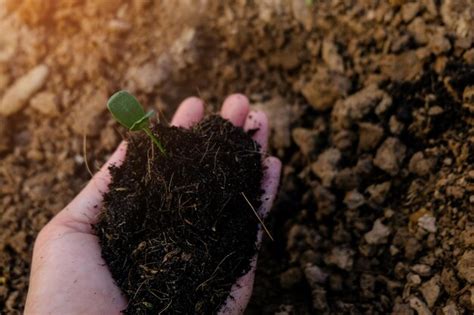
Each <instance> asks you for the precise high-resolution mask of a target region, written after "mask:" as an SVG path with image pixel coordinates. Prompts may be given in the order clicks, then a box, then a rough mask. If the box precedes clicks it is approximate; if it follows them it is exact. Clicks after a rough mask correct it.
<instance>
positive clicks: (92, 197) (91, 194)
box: [53, 141, 127, 231]
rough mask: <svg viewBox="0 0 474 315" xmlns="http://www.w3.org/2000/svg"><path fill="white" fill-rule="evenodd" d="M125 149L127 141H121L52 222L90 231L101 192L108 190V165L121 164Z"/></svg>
mask: <svg viewBox="0 0 474 315" xmlns="http://www.w3.org/2000/svg"><path fill="white" fill-rule="evenodd" d="M126 151H127V143H126V142H125V141H122V142H121V143H120V145H119V146H118V147H117V149H116V150H115V152H114V153H113V154H112V155H111V156H110V158H109V160H108V161H107V162H106V163H105V164H104V165H103V166H102V167H101V169H100V170H99V171H98V172H97V173H96V174H95V175H94V176H93V177H92V179H91V180H90V181H89V183H88V184H87V185H86V187H84V189H83V190H82V191H81V192H80V193H79V194H78V195H77V196H76V198H74V199H73V200H72V201H71V202H70V203H69V204H68V205H67V206H66V207H65V208H64V209H63V210H62V211H61V212H59V213H58V215H57V216H56V217H55V218H54V219H53V221H55V222H54V223H56V224H58V223H59V224H67V225H69V226H81V230H84V229H88V230H89V231H90V229H91V227H90V226H91V224H94V223H96V222H97V217H98V214H99V212H100V209H101V206H102V199H103V194H104V193H106V192H107V191H108V187H109V184H110V181H111V176H110V172H109V167H110V166H112V165H116V166H119V165H120V164H122V162H123V160H124V159H125V153H126Z"/></svg>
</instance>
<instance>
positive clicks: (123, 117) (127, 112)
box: [107, 91, 150, 130]
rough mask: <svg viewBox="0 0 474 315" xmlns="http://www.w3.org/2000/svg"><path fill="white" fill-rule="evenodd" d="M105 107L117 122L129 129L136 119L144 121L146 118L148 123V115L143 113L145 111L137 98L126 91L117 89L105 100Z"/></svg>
mask: <svg viewBox="0 0 474 315" xmlns="http://www.w3.org/2000/svg"><path fill="white" fill-rule="evenodd" d="M107 108H108V109H109V111H110V112H111V113H112V115H113V116H114V118H115V119H116V120H117V121H118V122H119V123H121V124H122V125H123V126H125V127H126V128H127V129H130V130H133V129H132V127H134V125H135V124H136V123H137V122H138V121H140V122H144V121H145V120H146V122H147V123H148V118H149V117H150V116H148V115H145V111H144V110H143V107H142V105H141V104H140V103H139V102H138V100H137V99H136V98H135V97H134V96H133V95H131V94H130V93H128V92H126V91H119V92H117V93H115V94H114V95H112V96H111V97H110V99H109V101H108V102H107ZM136 127H138V126H136ZM134 130H139V129H134Z"/></svg>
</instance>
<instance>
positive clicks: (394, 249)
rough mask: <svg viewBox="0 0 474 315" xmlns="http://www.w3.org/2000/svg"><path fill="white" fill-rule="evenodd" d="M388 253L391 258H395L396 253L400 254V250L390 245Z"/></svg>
mask: <svg viewBox="0 0 474 315" xmlns="http://www.w3.org/2000/svg"><path fill="white" fill-rule="evenodd" d="M389 251H390V255H392V256H395V255H397V254H398V253H400V250H399V249H398V248H397V247H396V246H393V245H390V248H389Z"/></svg>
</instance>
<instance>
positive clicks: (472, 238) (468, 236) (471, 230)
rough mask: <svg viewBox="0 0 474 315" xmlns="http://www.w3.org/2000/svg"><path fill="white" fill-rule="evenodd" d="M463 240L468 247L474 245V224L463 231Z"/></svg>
mask: <svg viewBox="0 0 474 315" xmlns="http://www.w3.org/2000/svg"><path fill="white" fill-rule="evenodd" d="M461 240H462V242H463V243H464V245H465V246H466V247H469V246H474V225H469V226H467V227H466V229H465V230H464V231H463V232H462V233H461Z"/></svg>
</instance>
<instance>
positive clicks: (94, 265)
mask: <svg viewBox="0 0 474 315" xmlns="http://www.w3.org/2000/svg"><path fill="white" fill-rule="evenodd" d="M248 112H249V104H248V100H247V99H246V98H245V96H242V95H232V96H230V97H228V98H227V99H226V101H225V102H224V105H223V108H222V111H221V115H222V116H223V117H224V118H226V119H229V120H230V121H231V122H233V123H234V125H236V126H240V127H244V129H247V130H248V129H255V128H259V130H258V131H257V132H256V133H255V134H254V136H253V137H254V139H255V141H257V142H259V143H260V145H261V146H262V150H263V152H264V151H265V149H266V146H267V138H268V123H267V119H266V116H265V114H263V113H262V112H256V113H253V114H252V115H249V114H248ZM203 113H204V108H203V103H202V101H201V100H199V99H197V98H189V99H187V100H185V101H184V102H183V103H182V104H181V105H180V107H179V108H178V111H177V112H176V114H175V116H174V118H173V121H172V124H173V125H176V126H181V127H185V128H187V127H189V126H190V125H192V124H193V123H195V122H197V121H199V120H200V119H201V118H202V116H203ZM125 152H126V145H125V143H122V144H121V145H120V146H119V147H118V148H117V150H116V151H115V153H114V154H113V155H112V156H111V158H110V159H109V160H108V161H107V163H106V164H105V165H104V166H103V167H102V169H101V170H100V171H99V172H98V173H97V174H96V175H95V176H94V177H93V178H92V180H91V181H90V182H89V184H88V185H87V186H86V187H85V188H84V189H83V190H82V191H81V193H80V194H79V195H78V196H77V197H76V198H75V199H74V200H73V201H72V202H71V203H70V204H69V205H68V206H67V207H66V208H65V209H63V210H62V211H61V212H60V213H59V214H58V215H57V216H56V217H54V218H53V219H52V220H51V221H50V222H49V223H48V224H47V225H46V226H45V227H44V228H43V230H42V231H41V232H40V234H39V235H38V238H37V240H36V243H35V249H34V252H33V262H32V266H31V276H30V288H29V292H28V296H27V301H26V308H25V314H119V313H120V311H122V310H123V309H125V308H126V306H127V301H126V298H125V297H124V296H123V295H122V293H121V292H120V289H119V288H118V287H117V286H116V284H115V282H114V280H113V279H112V276H111V275H110V272H109V270H108V269H107V266H106V264H105V262H104V260H103V259H102V257H101V250H100V245H99V243H98V239H97V237H96V236H95V235H94V233H93V231H92V228H91V224H93V223H94V222H96V219H97V214H98V211H99V209H100V204H101V202H102V194H103V192H105V191H106V190H107V187H108V184H109V182H110V175H109V173H108V167H109V166H110V165H111V164H119V163H120V162H121V161H122V160H123V158H124V156H125ZM263 163H264V164H265V166H266V170H265V175H264V182H263V183H262V185H263V189H264V190H265V195H264V196H263V198H262V200H263V204H262V207H261V209H260V215H261V216H265V215H266V214H267V212H268V211H269V209H270V207H271V204H272V202H273V199H274V197H275V193H276V189H277V185H278V181H279V176H280V169H281V165H280V161H279V160H278V159H276V158H273V157H269V158H266V159H265V160H264V161H263ZM260 239H261V231H260V233H259V237H258V240H257V242H258V243H259V242H260ZM255 263H256V256H255V259H254V261H253V268H252V269H251V270H250V271H249V272H248V273H247V274H246V275H244V276H242V277H241V278H240V279H238V280H237V283H236V285H234V287H233V288H232V298H230V297H229V298H228V300H227V302H226V303H225V305H224V306H223V308H222V309H221V313H226V314H239V313H242V312H243V310H244V309H245V307H246V305H247V303H248V300H249V298H250V295H251V292H252V286H253V277H254V274H255Z"/></svg>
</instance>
